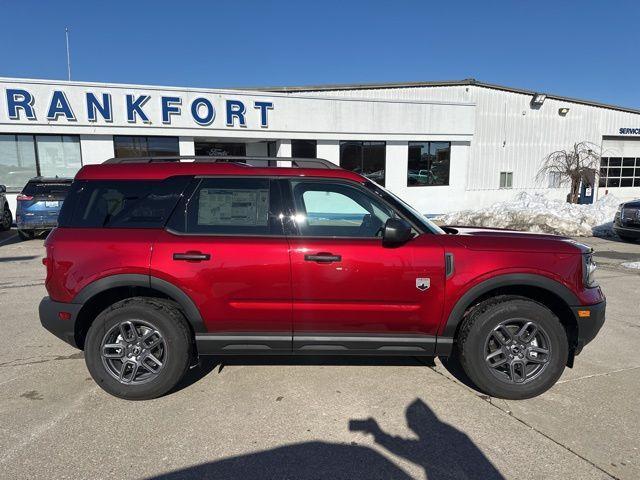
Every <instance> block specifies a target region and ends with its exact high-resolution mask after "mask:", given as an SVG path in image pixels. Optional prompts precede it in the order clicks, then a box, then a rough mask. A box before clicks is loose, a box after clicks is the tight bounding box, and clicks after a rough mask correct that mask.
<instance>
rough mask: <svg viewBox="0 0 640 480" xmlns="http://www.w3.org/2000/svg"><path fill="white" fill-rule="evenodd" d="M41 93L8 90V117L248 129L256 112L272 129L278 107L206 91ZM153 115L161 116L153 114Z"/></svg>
mask: <svg viewBox="0 0 640 480" xmlns="http://www.w3.org/2000/svg"><path fill="white" fill-rule="evenodd" d="M38 93H39V92H35V91H33V90H30V89H29V90H28V89H26V88H6V89H5V101H6V114H7V117H8V118H9V120H16V121H21V120H28V121H37V120H38V119H39V118H43V117H44V118H45V119H46V120H47V122H48V123H54V122H59V121H67V122H77V121H78V120H79V119H81V120H83V121H86V122H91V123H96V122H98V121H100V122H105V123H112V122H114V121H116V123H120V122H123V121H126V122H127V123H128V124H145V125H150V124H153V123H158V124H161V125H166V126H170V125H172V123H174V120H175V119H176V118H182V119H184V117H187V118H188V120H189V121H190V122H193V123H194V124H196V125H199V126H203V127H206V126H209V125H211V124H213V123H214V122H216V121H217V122H218V123H223V124H224V125H225V126H227V127H246V126H247V117H250V116H252V115H253V116H255V117H256V122H257V123H258V124H259V125H260V128H268V127H269V113H270V111H271V110H273V108H274V105H273V102H271V101H263V100H256V99H254V100H250V101H247V100H245V99H242V100H241V99H237V98H224V99H222V98H212V96H203V95H194V96H193V98H189V99H188V100H187V101H185V100H186V99H185V98H183V96H180V95H175V94H174V95H161V94H159V95H152V94H143V93H139V94H136V93H124V92H122V93H118V94H117V96H115V98H114V94H113V93H112V92H110V91H83V92H74V93H75V94H74V95H73V96H70V95H68V94H67V92H66V91H65V90H63V89H61V88H58V89H54V90H52V91H51V92H50V94H49V95H48V97H46V98H41V96H40V95H39V94H38ZM153 104H155V106H152V105H153ZM219 110H221V111H222V118H221V119H218V118H217V117H218V111H219ZM153 113H155V114H156V115H158V116H159V118H153V116H152V114H153ZM79 117H83V118H79ZM118 120H119V121H120V122H118Z"/></svg>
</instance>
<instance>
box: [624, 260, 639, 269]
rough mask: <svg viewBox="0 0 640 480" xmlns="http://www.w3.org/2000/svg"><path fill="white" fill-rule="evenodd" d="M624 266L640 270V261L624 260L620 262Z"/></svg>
mask: <svg viewBox="0 0 640 480" xmlns="http://www.w3.org/2000/svg"><path fill="white" fill-rule="evenodd" d="M622 266H623V267H624V268H634V269H637V270H640V262H625V263H623V264H622Z"/></svg>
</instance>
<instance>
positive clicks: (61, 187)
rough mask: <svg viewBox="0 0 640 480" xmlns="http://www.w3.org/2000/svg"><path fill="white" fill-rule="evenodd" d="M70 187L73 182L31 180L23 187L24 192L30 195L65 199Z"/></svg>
mask: <svg viewBox="0 0 640 480" xmlns="http://www.w3.org/2000/svg"><path fill="white" fill-rule="evenodd" d="M69 187H71V182H60V183H49V182H46V183H45V182H29V183H27V184H26V185H25V187H24V188H23V189H22V194H23V195H28V196H30V197H55V198H57V199H64V198H65V197H66V196H67V192H68V191H69Z"/></svg>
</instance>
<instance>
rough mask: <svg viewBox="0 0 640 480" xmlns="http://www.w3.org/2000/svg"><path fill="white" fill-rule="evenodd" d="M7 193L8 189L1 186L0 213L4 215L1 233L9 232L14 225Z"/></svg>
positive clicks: (0, 225)
mask: <svg viewBox="0 0 640 480" xmlns="http://www.w3.org/2000/svg"><path fill="white" fill-rule="evenodd" d="M6 192H7V187H5V186H4V185H0V213H1V214H2V217H1V218H0V231H5V230H9V229H10V228H11V224H12V223H13V215H11V210H9V202H7V196H6V195H5V193H6Z"/></svg>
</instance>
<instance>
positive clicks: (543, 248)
mask: <svg viewBox="0 0 640 480" xmlns="http://www.w3.org/2000/svg"><path fill="white" fill-rule="evenodd" d="M444 230H445V231H446V232H447V233H448V234H451V235H453V236H455V238H456V240H457V241H458V242H459V243H460V244H462V245H464V246H465V247H466V248H469V249H472V250H494V251H495V250H498V251H528V252H548V253H573V254H576V253H587V252H590V251H592V249H591V247H589V246H587V245H584V244H582V243H580V242H577V241H575V240H572V239H571V238H568V237H563V236H559V235H551V234H548V233H533V232H520V231H516V230H504V229H499V228H484V227H457V226H456V227H445V229H444Z"/></svg>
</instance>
